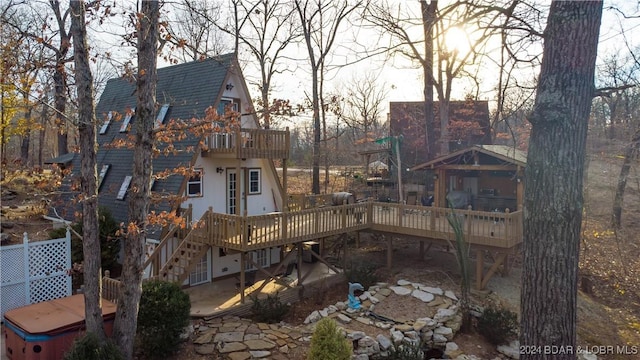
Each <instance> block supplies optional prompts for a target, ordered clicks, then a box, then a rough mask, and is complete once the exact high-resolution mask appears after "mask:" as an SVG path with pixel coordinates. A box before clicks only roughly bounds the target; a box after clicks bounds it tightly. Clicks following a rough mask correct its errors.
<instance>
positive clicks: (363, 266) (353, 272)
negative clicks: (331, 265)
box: [345, 260, 379, 289]
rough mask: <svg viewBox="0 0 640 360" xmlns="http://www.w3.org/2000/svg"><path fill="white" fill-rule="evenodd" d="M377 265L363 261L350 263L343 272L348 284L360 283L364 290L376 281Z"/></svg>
mask: <svg viewBox="0 0 640 360" xmlns="http://www.w3.org/2000/svg"><path fill="white" fill-rule="evenodd" d="M378 267H379V266H378V265H377V264H374V263H370V262H366V261H365V260H356V261H352V262H351V264H350V265H349V266H348V268H347V270H346V271H345V275H346V276H347V280H348V281H349V282H350V283H360V285H362V286H363V287H364V288H365V289H368V288H369V287H370V286H372V285H375V284H376V283H377V282H378V280H379V277H378V273H377V271H378Z"/></svg>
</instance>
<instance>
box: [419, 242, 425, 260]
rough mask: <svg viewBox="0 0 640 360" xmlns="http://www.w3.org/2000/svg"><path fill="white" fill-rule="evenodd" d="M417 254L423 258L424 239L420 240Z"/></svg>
mask: <svg viewBox="0 0 640 360" xmlns="http://www.w3.org/2000/svg"><path fill="white" fill-rule="evenodd" d="M418 256H419V259H420V260H423V259H424V240H420V252H419V254H418Z"/></svg>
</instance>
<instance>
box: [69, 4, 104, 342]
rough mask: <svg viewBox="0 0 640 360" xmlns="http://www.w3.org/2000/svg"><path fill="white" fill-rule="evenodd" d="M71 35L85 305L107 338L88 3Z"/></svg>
mask: <svg viewBox="0 0 640 360" xmlns="http://www.w3.org/2000/svg"><path fill="white" fill-rule="evenodd" d="M70 10H71V29H70V32H71V36H72V38H73V57H74V64H75V70H76V71H75V82H76V89H77V92H78V132H79V138H80V148H81V149H82V151H80V167H81V169H80V172H81V182H80V183H81V187H82V194H83V199H82V229H83V234H82V251H83V254H84V257H83V268H84V305H85V321H86V326H87V331H89V332H92V333H94V334H95V335H96V336H97V337H98V338H99V339H102V340H103V339H105V338H106V335H105V332H104V321H103V318H102V306H101V301H100V299H101V290H102V286H101V280H102V270H101V269H102V266H101V259H100V254H101V252H100V238H99V234H98V176H97V166H96V163H97V160H96V151H95V149H96V144H97V140H96V116H95V107H94V104H93V75H92V73H91V69H90V67H89V49H88V47H87V29H86V22H85V3H84V1H71V3H70Z"/></svg>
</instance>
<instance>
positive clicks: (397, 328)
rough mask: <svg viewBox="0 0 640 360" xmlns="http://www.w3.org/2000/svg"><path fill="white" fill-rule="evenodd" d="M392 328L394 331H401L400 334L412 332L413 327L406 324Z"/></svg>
mask: <svg viewBox="0 0 640 360" xmlns="http://www.w3.org/2000/svg"><path fill="white" fill-rule="evenodd" d="M394 327H395V329H396V330H398V331H402V332H405V331H412V330H413V326H411V325H408V324H398V325H396V326H394Z"/></svg>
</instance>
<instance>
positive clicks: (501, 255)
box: [478, 253, 507, 290]
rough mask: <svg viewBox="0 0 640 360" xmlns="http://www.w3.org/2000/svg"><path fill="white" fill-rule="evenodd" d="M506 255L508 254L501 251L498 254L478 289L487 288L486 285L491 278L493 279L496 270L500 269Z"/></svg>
mask: <svg viewBox="0 0 640 360" xmlns="http://www.w3.org/2000/svg"><path fill="white" fill-rule="evenodd" d="M506 256H507V254H505V253H499V254H498V256H497V257H496V259H495V261H494V263H493V265H491V267H490V268H489V271H487V274H486V275H484V277H483V279H482V282H481V283H480V287H479V288H478V290H482V289H484V288H485V286H487V283H488V282H489V279H491V277H492V276H493V274H495V273H496V271H498V268H499V267H500V265H502V262H503V261H504V259H505V257H506Z"/></svg>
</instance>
